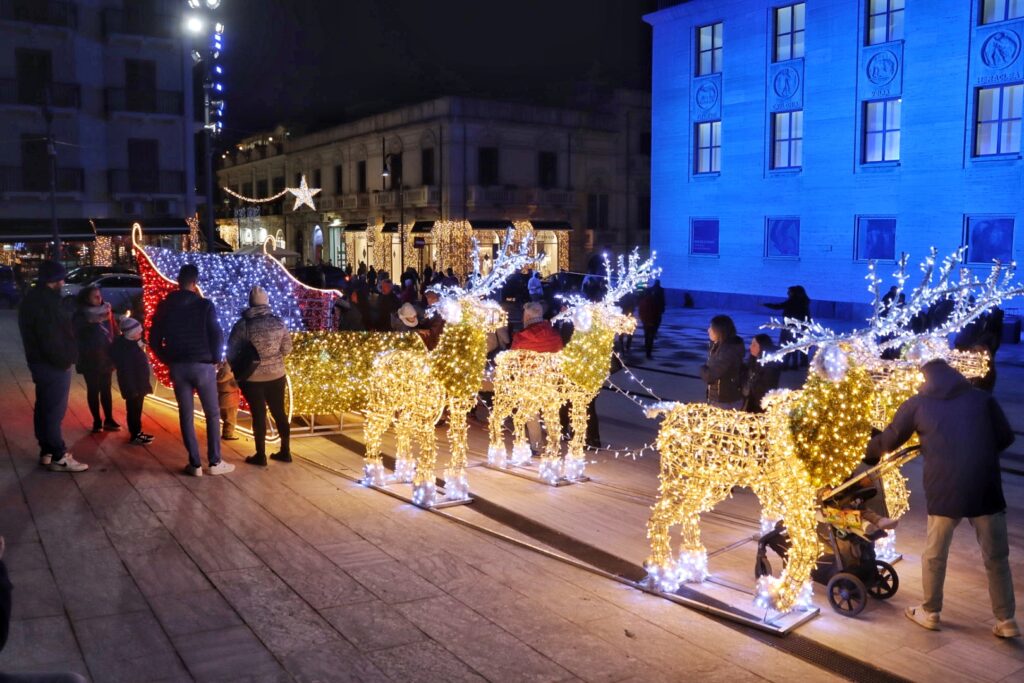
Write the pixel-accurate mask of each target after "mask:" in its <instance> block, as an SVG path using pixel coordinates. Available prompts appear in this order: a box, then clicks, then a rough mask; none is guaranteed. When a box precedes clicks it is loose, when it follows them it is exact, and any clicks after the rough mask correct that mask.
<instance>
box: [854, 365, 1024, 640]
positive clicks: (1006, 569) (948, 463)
mask: <svg viewBox="0 0 1024 683" xmlns="http://www.w3.org/2000/svg"><path fill="white" fill-rule="evenodd" d="M922 372H923V373H924V377H925V382H924V384H923V385H921V388H920V389H918V392H917V394H916V395H915V396H912V397H910V398H909V399H907V400H906V401H905V402H904V403H903V405H901V406H900V407H899V409H898V410H897V411H896V416H895V417H894V418H893V420H892V424H890V425H889V426H888V427H887V428H886V429H885V431H884V432H882V433H881V434H878V435H877V436H875V437H874V438H873V439H871V442H870V443H869V444H868V452H867V457H866V458H865V462H867V463H876V462H878V460H879V458H881V456H882V455H883V454H885V453H891V452H893V451H895V450H896V449H897V448H899V447H900V446H901V445H902V444H903V443H905V442H906V441H907V440H908V439H909V438H910V437H911V436H912V435H913V434H914V433H915V432H917V434H918V435H919V436H920V439H921V454H922V456H923V458H924V496H925V501H926V502H927V505H928V540H927V544H926V547H925V550H924V553H923V554H922V555H921V573H922V583H923V584H924V603H923V604H921V605H919V606H917V607H908V608H907V610H906V616H907V617H908V618H909V619H911V620H913V621H914V622H915V623H916V624H918V625H920V626H923V627H924V628H927V629H930V630H938V629H939V613H940V612H941V610H942V585H943V582H944V581H945V578H946V558H947V556H948V555H949V546H950V543H951V542H952V540H953V530H954V529H956V527H957V525H958V524H959V523H960V521H961V520H962V519H963V518H964V517H966V518H967V521H968V522H970V524H971V526H972V527H974V532H975V534H976V535H977V538H978V544H979V545H980V546H981V554H982V557H983V558H984V560H985V571H986V572H987V573H988V592H989V597H990V599H991V600H992V612H993V613H994V614H995V616H996V619H997V620H998V621H997V623H996V625H995V626H994V627H993V629H992V632H993V633H994V634H995V635H997V636H999V637H1001V638H1011V637H1015V636H1019V635H1020V630H1019V629H1018V628H1017V622H1016V621H1015V620H1014V611H1015V602H1014V595H1013V579H1012V577H1011V575H1010V563H1009V552H1010V551H1009V545H1008V542H1007V535H1006V501H1005V499H1004V498H1003V485H1002V480H1001V477H1000V472H999V453H1000V452H1002V451H1003V450H1005V449H1006V448H1007V447H1008V446H1009V445H1010V444H1011V443H1013V440H1014V436H1013V430H1012V429H1011V428H1010V425H1009V423H1008V422H1007V420H1006V415H1004V414H1003V411H1002V408H1000V407H999V403H998V402H997V401H996V400H995V399H994V398H993V397H992V396H991V395H990V394H988V393H986V392H984V391H982V390H980V389H976V388H974V387H972V386H971V384H970V383H969V382H968V381H967V380H966V379H965V378H964V376H963V375H961V374H960V373H959V372H957V371H956V370H954V369H953V368H951V367H950V366H949V365H947V364H946V362H945V361H943V360H931V361H929V362H926V363H925V364H924V366H923V367H922Z"/></svg>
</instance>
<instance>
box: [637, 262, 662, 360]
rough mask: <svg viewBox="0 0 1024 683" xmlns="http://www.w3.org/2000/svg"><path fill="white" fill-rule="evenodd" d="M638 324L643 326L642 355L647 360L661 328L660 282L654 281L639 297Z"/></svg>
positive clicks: (652, 351)
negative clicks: (643, 354)
mask: <svg viewBox="0 0 1024 683" xmlns="http://www.w3.org/2000/svg"><path fill="white" fill-rule="evenodd" d="M639 309H640V322H641V323H643V326H644V353H645V354H646V355H647V357H648V358H650V357H651V355H652V354H653V353H654V338H655V337H656V336H658V328H659V327H661V317H662V316H663V315H664V314H665V290H664V289H662V287H661V280H655V281H654V284H653V285H651V288H650V289H648V290H647V291H646V292H644V293H643V296H641V297H640V306H639Z"/></svg>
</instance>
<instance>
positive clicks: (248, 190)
mask: <svg viewBox="0 0 1024 683" xmlns="http://www.w3.org/2000/svg"><path fill="white" fill-rule="evenodd" d="M242 196H245V197H251V196H252V183H251V182H248V183H242Z"/></svg>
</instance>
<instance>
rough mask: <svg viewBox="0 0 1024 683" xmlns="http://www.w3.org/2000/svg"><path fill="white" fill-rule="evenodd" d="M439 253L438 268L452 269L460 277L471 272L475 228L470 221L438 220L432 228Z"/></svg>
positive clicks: (441, 270) (443, 270)
mask: <svg viewBox="0 0 1024 683" xmlns="http://www.w3.org/2000/svg"><path fill="white" fill-rule="evenodd" d="M432 235H433V237H434V244H435V245H436V246H435V250H436V255H437V270H438V271H440V272H442V273H443V272H445V271H446V270H447V269H448V268H451V269H452V272H454V273H455V275H457V276H458V277H459V278H465V277H466V276H467V275H469V273H470V268H471V263H470V256H469V255H470V254H471V253H472V250H473V228H472V227H471V226H470V225H469V222H468V221H450V220H445V221H437V222H435V223H434V229H433V230H432Z"/></svg>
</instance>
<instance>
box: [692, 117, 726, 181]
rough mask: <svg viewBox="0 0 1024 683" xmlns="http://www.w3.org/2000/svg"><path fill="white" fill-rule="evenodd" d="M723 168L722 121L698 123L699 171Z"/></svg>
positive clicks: (712, 170) (705, 171)
mask: <svg viewBox="0 0 1024 683" xmlns="http://www.w3.org/2000/svg"><path fill="white" fill-rule="evenodd" d="M720 170H722V122H721V121H706V122H704V123H698V124H697V173H718V172H719V171H720Z"/></svg>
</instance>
